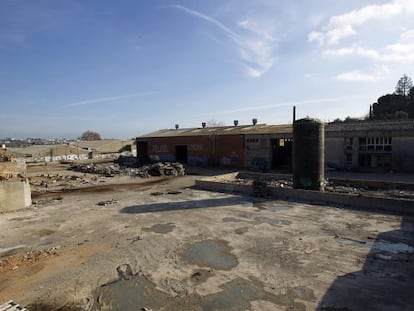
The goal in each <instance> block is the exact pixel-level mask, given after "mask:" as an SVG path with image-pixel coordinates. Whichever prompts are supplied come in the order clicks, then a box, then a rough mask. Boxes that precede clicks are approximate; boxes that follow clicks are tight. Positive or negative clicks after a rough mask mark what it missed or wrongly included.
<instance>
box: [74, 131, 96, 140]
mask: <svg viewBox="0 0 414 311" xmlns="http://www.w3.org/2000/svg"><path fill="white" fill-rule="evenodd" d="M79 139H80V140H101V135H99V133H97V132H93V131H89V130H88V131H86V132H84V133H83V134H82V136H81V137H79Z"/></svg>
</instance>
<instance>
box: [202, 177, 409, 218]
mask: <svg viewBox="0 0 414 311" xmlns="http://www.w3.org/2000/svg"><path fill="white" fill-rule="evenodd" d="M227 175H231V174H227ZM229 177H230V176H229ZM224 179H225V177H224V176H217V177H208V178H204V179H199V180H196V187H198V188H200V189H204V190H210V191H216V192H232V193H241V194H245V195H253V188H252V186H251V185H243V184H235V183H234V184H233V183H229V182H224V181H223V180H224ZM220 180H221V181H220ZM268 195H269V197H271V198H274V199H277V200H288V201H297V202H304V203H310V204H318V205H331V206H340V207H350V208H355V209H363V210H372V211H374V210H382V211H386V212H391V213H398V214H403V215H414V201H412V200H405V199H396V198H377V197H369V196H361V195H352V194H342V193H332V192H319V191H312V190H300V189H286V188H284V189H282V188H273V187H268Z"/></svg>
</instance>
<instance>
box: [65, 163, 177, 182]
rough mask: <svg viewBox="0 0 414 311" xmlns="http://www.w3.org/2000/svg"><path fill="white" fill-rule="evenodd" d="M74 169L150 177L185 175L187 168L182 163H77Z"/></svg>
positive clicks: (107, 174) (95, 172)
mask: <svg viewBox="0 0 414 311" xmlns="http://www.w3.org/2000/svg"><path fill="white" fill-rule="evenodd" d="M71 169H72V170H74V171H77V172H83V173H92V174H101V175H105V176H108V177H111V176H115V175H128V176H132V177H141V178H148V177H150V176H184V175H185V168H184V166H183V165H182V164H181V163H178V162H174V163H162V162H157V163H153V164H148V165H144V166H141V167H137V168H131V167H120V166H119V165H118V164H114V165H110V166H100V165H97V164H93V163H90V164H77V165H73V166H72V167H71Z"/></svg>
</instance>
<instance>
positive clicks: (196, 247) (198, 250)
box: [182, 240, 239, 270]
mask: <svg viewBox="0 0 414 311" xmlns="http://www.w3.org/2000/svg"><path fill="white" fill-rule="evenodd" d="M231 251H232V248H231V247H230V246H228V242H226V241H223V240H204V241H200V242H197V243H194V244H192V245H190V246H189V247H188V248H187V249H185V250H184V252H183V255H182V258H183V260H184V262H185V263H188V264H192V265H197V266H200V267H209V268H213V269H218V270H231V269H232V268H234V267H236V266H237V265H238V264H239V261H238V260H237V257H236V256H235V255H233V254H232V253H231Z"/></svg>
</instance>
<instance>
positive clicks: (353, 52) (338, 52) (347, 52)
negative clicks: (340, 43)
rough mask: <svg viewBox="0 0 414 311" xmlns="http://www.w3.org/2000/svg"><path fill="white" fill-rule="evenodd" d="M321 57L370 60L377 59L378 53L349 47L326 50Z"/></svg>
mask: <svg viewBox="0 0 414 311" xmlns="http://www.w3.org/2000/svg"><path fill="white" fill-rule="evenodd" d="M323 55H327V56H363V57H369V58H372V59H378V58H379V57H380V53H379V52H378V51H377V50H373V49H366V48H362V47H357V46H353V47H349V48H340V49H328V50H325V51H323Z"/></svg>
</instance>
